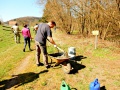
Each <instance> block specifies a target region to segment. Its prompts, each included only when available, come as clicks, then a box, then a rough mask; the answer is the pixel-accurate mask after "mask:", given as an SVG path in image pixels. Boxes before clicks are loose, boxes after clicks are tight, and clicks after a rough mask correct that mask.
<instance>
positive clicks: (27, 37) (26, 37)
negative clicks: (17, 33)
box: [22, 24, 32, 52]
mask: <svg viewBox="0 0 120 90" xmlns="http://www.w3.org/2000/svg"><path fill="white" fill-rule="evenodd" d="M22 35H23V37H24V48H23V52H25V49H26V45H27V43H28V47H29V50H30V51H32V49H31V48H30V39H31V38H32V37H31V33H30V30H29V29H28V28H27V24H25V25H24V28H23V29H22Z"/></svg>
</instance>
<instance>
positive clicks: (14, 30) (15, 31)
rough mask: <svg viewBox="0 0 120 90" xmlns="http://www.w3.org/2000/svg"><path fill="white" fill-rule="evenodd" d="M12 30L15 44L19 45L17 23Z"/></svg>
mask: <svg viewBox="0 0 120 90" xmlns="http://www.w3.org/2000/svg"><path fill="white" fill-rule="evenodd" d="M12 30H13V33H14V39H15V43H20V29H19V26H18V24H17V23H16V24H15V25H14V26H12Z"/></svg>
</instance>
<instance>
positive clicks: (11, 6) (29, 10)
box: [0, 0, 44, 22]
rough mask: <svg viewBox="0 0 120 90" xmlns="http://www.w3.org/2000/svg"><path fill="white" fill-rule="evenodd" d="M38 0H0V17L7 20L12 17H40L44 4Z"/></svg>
mask: <svg viewBox="0 0 120 90" xmlns="http://www.w3.org/2000/svg"><path fill="white" fill-rule="evenodd" d="M37 1H38V0H0V19H1V20H2V21H4V22H5V21H8V20H11V19H14V18H19V17H25V16H35V17H42V15H43V9H44V6H40V5H38V4H37Z"/></svg>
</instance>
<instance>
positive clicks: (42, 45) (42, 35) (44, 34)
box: [35, 21, 57, 69]
mask: <svg viewBox="0 0 120 90" xmlns="http://www.w3.org/2000/svg"><path fill="white" fill-rule="evenodd" d="M54 26H56V23H55V22H54V21H50V22H48V23H40V24H38V30H37V33H36V36H35V45H36V64H37V66H43V65H45V67H46V68H47V69H48V68H50V65H49V64H48V56H47V47H46V40H48V41H49V42H50V43H52V44H53V45H54V47H57V46H56V44H55V42H54V40H53V38H52V31H51V28H53V27H54ZM41 52H42V53H43V63H41V62H40V54H41Z"/></svg>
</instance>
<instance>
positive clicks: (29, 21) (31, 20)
mask: <svg viewBox="0 0 120 90" xmlns="http://www.w3.org/2000/svg"><path fill="white" fill-rule="evenodd" d="M40 18H41V17H31V16H27V17H20V18H15V19H11V20H9V21H16V22H17V23H18V24H19V25H23V24H25V23H26V24H29V25H35V24H36V23H39V20H40ZM9 21H7V22H4V23H5V24H9Z"/></svg>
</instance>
